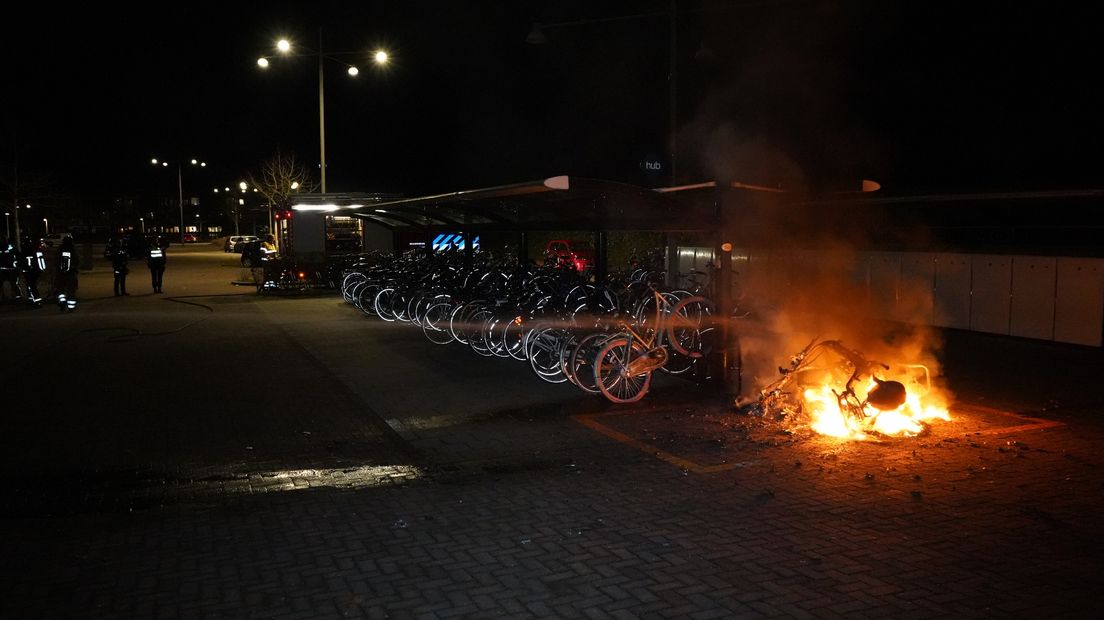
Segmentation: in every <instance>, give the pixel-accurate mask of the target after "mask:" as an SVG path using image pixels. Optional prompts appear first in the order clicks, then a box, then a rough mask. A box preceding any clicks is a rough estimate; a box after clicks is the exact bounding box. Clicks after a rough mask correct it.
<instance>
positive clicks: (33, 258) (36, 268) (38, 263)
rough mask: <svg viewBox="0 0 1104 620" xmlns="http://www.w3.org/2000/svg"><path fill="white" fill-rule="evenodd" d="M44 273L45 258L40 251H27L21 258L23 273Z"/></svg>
mask: <svg viewBox="0 0 1104 620" xmlns="http://www.w3.org/2000/svg"><path fill="white" fill-rule="evenodd" d="M43 271H46V257H45V256H43V254H42V251H41V250H34V251H29V252H27V253H26V254H25V255H24V256H23V272H24V273H42V272H43Z"/></svg>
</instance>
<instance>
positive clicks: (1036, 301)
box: [1010, 256, 1057, 340]
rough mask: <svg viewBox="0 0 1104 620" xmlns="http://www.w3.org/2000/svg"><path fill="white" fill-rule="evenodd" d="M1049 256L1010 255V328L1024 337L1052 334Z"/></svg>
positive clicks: (1052, 269)
mask: <svg viewBox="0 0 1104 620" xmlns="http://www.w3.org/2000/svg"><path fill="white" fill-rule="evenodd" d="M1056 272H1057V259H1055V258H1054V257H1053V256H1013V257H1012V319H1011V329H1010V332H1011V334H1012V335H1013V336H1022V337H1024V338H1040V339H1043V340H1051V339H1053V338H1054V284H1055V277H1056Z"/></svg>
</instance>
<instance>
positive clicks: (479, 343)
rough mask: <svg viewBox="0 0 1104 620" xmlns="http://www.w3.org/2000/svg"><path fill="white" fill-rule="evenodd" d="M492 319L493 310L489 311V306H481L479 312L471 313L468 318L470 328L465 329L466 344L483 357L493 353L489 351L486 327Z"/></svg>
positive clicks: (489, 345)
mask: <svg viewBox="0 0 1104 620" xmlns="http://www.w3.org/2000/svg"><path fill="white" fill-rule="evenodd" d="M493 320H494V312H491V310H490V309H489V308H483V309H482V310H480V311H479V312H476V313H475V314H473V315H471V318H469V319H468V322H469V324H470V325H471V328H470V329H468V330H467V332H466V333H467V336H468V346H469V347H471V348H472V350H473V351H475V352H476V353H478V354H479V355H482V356H484V357H490V356H491V355H494V353H493V352H492V351H491V344H490V342H489V340H488V337H487V336H488V333H487V332H488V328H487V325H488V324H489V323H490V322H491V321H493Z"/></svg>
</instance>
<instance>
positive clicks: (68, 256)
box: [57, 250, 77, 273]
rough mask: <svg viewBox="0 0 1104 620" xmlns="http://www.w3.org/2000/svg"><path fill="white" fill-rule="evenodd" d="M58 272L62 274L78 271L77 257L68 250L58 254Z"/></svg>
mask: <svg viewBox="0 0 1104 620" xmlns="http://www.w3.org/2000/svg"><path fill="white" fill-rule="evenodd" d="M57 270H58V271H60V272H62V273H69V272H71V271H76V270H77V256H76V255H75V254H73V253H72V252H70V251H68V250H62V251H61V252H58V264H57Z"/></svg>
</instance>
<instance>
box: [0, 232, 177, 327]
mask: <svg viewBox="0 0 1104 620" xmlns="http://www.w3.org/2000/svg"><path fill="white" fill-rule="evenodd" d="M21 245H22V248H21V249H20V248H16V246H15V245H14V244H13V243H12V242H11V241H10V240H8V239H4V241H3V243H2V244H0V301H7V298H8V294H9V292H10V294H11V297H12V299H13V300H15V301H20V300H22V299H23V295H24V293H25V294H26V296H27V300H28V301H29V302H30V304H31V305H32V306H34V307H35V308H41V307H42V305H43V298H42V295H41V294H40V293H39V290H38V281H39V278H41V277H42V274H43V273H46V270H47V260H46V247H45V246H44V245H43V244H42V243H41V242H35V241H32V240H30V239H26V240H24V242H23V243H22V244H21ZM164 246H165V244H163V243H162V242H161V241H160V240H156V241H154V242H153V243H152V244H151V245H150V250H149V257H148V258H147V259H146V264H147V266H148V267H149V270H150V277H151V280H152V283H153V292H154V293H162V292H163V291H162V290H161V282H162V279H163V277H164V275H165V264H166V262H167V259H166V256H165V247H164ZM105 256H106V257H107V258H108V259H109V260H110V261H111V269H112V271H113V273H114V276H115V282H114V290H115V296H116V297H120V296H123V295H129V294H130V293H127V290H126V277H127V273H128V272H129V271H130V270H129V268H128V263H129V261H130V255H129V254H128V253H127V249H126V246H124V245H123V244H121V243H119V241H118V240H112V241H111V243H110V244H108V248H107V252H106V254H105ZM79 266H80V259H79V257H78V255H77V252H76V250H75V249H74V247H73V238H72V237H66V238H64V239H62V241H61V244H60V245H59V246H58V250H57V255H56V259H55V262H54V291H53V295H52V296H53V297H54V298H55V299H56V301H57V305H58V309H60V310H61V311H62V312H73V311H74V310H76V308H77V284H78V281H77V274H78V268H79ZM21 282H22V286H20V284H21Z"/></svg>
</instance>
